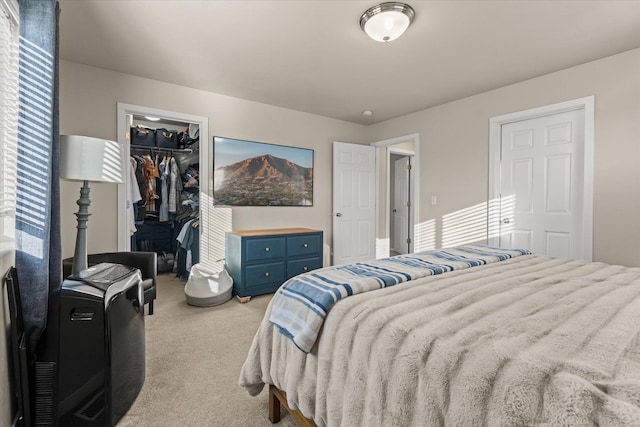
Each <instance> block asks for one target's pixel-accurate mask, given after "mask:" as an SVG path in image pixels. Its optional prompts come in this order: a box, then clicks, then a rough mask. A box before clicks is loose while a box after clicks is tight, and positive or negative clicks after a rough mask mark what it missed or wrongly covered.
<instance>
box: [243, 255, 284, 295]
mask: <svg viewBox="0 0 640 427" xmlns="http://www.w3.org/2000/svg"><path fill="white" fill-rule="evenodd" d="M245 277H246V285H247V288H251V287H254V286H260V285H264V284H266V283H273V282H278V283H282V282H283V281H284V280H285V263H284V261H281V262H270V263H266V264H258V265H250V266H247V267H246V276H245Z"/></svg>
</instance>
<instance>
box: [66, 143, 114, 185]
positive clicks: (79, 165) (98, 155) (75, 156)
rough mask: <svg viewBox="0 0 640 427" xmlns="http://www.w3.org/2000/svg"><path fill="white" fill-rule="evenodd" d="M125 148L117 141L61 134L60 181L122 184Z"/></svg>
mask: <svg viewBox="0 0 640 427" xmlns="http://www.w3.org/2000/svg"><path fill="white" fill-rule="evenodd" d="M122 159H123V156H122V147H121V146H120V144H118V143H117V142H114V141H109V140H105V139H99V138H92V137H89V136H79V135H60V178H64V179H71V180H77V181H98V182H114V183H122V182H123V172H122Z"/></svg>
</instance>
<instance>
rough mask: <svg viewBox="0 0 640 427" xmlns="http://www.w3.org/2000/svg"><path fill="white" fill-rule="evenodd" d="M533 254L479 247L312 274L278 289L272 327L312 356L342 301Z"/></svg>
mask: <svg viewBox="0 0 640 427" xmlns="http://www.w3.org/2000/svg"><path fill="white" fill-rule="evenodd" d="M529 253H530V252H529V251H528V250H526V249H500V248H494V247H490V246H486V245H479V244H475V245H467V246H460V247H456V248H450V249H441V250H435V251H426V252H420V253H415V254H409V255H399V256H395V257H391V258H384V259H379V260H372V261H369V262H366V263H362V262H359V263H356V264H347V265H339V266H334V267H328V268H324V269H321V270H316V271H312V272H309V273H305V274H301V275H299V276H296V277H293V278H291V279H289V280H288V281H287V282H286V283H284V284H283V285H282V286H281V287H280V289H278V291H277V292H276V294H275V295H274V297H273V301H272V310H271V316H270V317H269V321H270V322H271V323H273V324H274V325H275V326H276V327H277V328H278V330H279V331H280V332H282V333H283V334H284V335H286V336H287V337H289V338H290V339H291V340H293V342H294V343H295V344H296V346H297V347H298V348H300V349H301V350H302V351H304V352H306V353H308V352H309V351H311V348H312V347H313V345H314V344H315V342H316V338H317V337H318V333H319V332H320V328H321V327H322V323H323V321H324V319H325V317H326V316H327V313H328V312H329V310H330V309H331V307H332V306H333V305H334V304H335V303H336V302H338V301H339V300H341V299H342V298H346V297H348V296H351V295H355V294H359V293H362V292H368V291H372V290H375V289H380V288H386V287H389V286H393V285H397V284H398V283H402V282H406V281H409V280H414V279H418V278H421V277H425V276H433V275H436V274H441V273H446V272H448V271H453V270H463V269H467V268H470V267H475V266H479V265H485V264H489V263H493V262H498V261H504V260H506V259H509V258H514V257H517V256H520V255H526V254H529Z"/></svg>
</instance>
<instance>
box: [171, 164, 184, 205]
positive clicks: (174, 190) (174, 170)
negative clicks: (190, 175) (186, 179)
mask: <svg viewBox="0 0 640 427" xmlns="http://www.w3.org/2000/svg"><path fill="white" fill-rule="evenodd" d="M169 180H170V181H171V186H170V188H169V212H170V213H176V212H178V200H180V191H181V190H182V180H181V179H180V169H179V168H178V163H177V162H176V159H175V158H173V157H172V158H171V161H170V162H169Z"/></svg>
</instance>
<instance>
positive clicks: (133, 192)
mask: <svg viewBox="0 0 640 427" xmlns="http://www.w3.org/2000/svg"><path fill="white" fill-rule="evenodd" d="M129 165H130V166H131V168H130V169H129V194H128V198H129V200H128V201H129V203H127V207H131V209H132V212H131V215H129V218H130V221H129V234H130V235H133V234H134V233H135V232H136V230H137V229H136V218H137V216H138V202H139V201H140V200H142V195H141V194H140V187H139V186H138V180H137V178H136V170H137V168H138V161H137V160H136V159H135V158H133V157H129Z"/></svg>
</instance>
